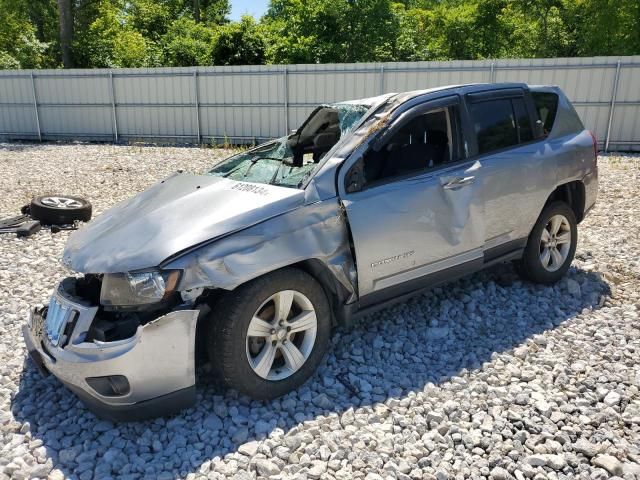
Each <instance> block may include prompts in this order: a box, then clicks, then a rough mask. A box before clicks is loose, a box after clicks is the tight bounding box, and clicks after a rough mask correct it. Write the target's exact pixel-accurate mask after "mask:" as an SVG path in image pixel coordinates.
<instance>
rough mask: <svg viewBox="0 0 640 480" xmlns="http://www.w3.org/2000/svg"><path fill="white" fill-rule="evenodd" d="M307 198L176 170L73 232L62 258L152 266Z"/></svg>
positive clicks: (86, 264)
mask: <svg viewBox="0 0 640 480" xmlns="http://www.w3.org/2000/svg"><path fill="white" fill-rule="evenodd" d="M303 203H304V192H303V191H302V190H298V189H294V188H285V187H277V186H274V185H263V184H254V183H244V182H237V181H234V180H229V179H226V178H221V177H214V176H209V175H195V174H189V173H183V174H176V175H174V176H171V177H169V178H167V179H166V180H163V181H162V182H159V183H157V184H155V185H153V186H152V187H151V188H149V189H148V190H145V191H144V192H142V193H140V194H138V195H136V196H135V197H133V198H132V199H130V200H126V201H124V202H122V203H119V204H118V205H116V206H115V207H113V208H112V209H110V210H108V211H106V212H105V213H103V214H102V215H100V216H98V217H96V218H95V219H94V220H92V221H91V222H89V223H88V224H87V225H86V226H84V227H83V228H81V229H80V230H78V231H77V232H74V233H73V234H72V235H71V236H70V237H69V241H68V242H67V246H66V248H65V250H64V254H63V263H64V264H65V265H67V266H68V267H69V268H71V269H72V270H74V271H76V272H82V273H116V272H126V271H131V270H139V269H144V268H152V267H155V266H158V265H159V264H160V263H162V261H163V260H165V259H167V258H168V257H170V256H172V255H174V254H176V253H178V252H180V251H182V250H185V249H187V248H189V247H191V246H194V245H197V244H199V243H202V242H205V241H207V240H211V239H214V238H216V237H220V236H221V235H224V234H227V233H230V232H234V231H236V230H240V229H243V228H246V227H249V226H251V225H255V224H256V223H259V222H261V221H263V220H266V219H268V218H271V217H274V216H276V215H279V214H281V213H284V212H287V211H289V210H292V209H295V208H297V207H299V206H301V205H302V204H303Z"/></svg>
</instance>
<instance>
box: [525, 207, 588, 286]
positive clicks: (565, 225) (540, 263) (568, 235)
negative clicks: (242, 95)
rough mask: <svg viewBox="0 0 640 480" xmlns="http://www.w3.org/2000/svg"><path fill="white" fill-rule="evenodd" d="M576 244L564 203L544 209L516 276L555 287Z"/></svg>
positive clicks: (573, 223)
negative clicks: (554, 284) (553, 284)
mask: <svg viewBox="0 0 640 480" xmlns="http://www.w3.org/2000/svg"><path fill="white" fill-rule="evenodd" d="M577 242H578V227H577V222H576V217H575V214H574V213H573V210H572V209H571V208H570V207H569V205H567V204H566V203H564V202H554V203H552V204H550V205H549V206H547V207H546V208H545V209H544V210H543V211H542V213H541V214H540V217H539V218H538V221H537V222H536V224H535V226H534V227H533V230H532V231H531V234H530V235H529V240H528V242H527V246H526V248H525V251H524V254H523V257H522V259H521V260H520V262H519V264H518V271H519V273H520V274H521V275H522V276H523V277H525V278H526V279H528V280H531V281H533V282H538V283H546V284H550V283H555V282H557V281H558V280H560V278H562V277H563V276H564V274H565V273H566V272H567V270H568V269H569V266H570V265H571V262H572V260H573V256H574V254H575V252H576V245H577Z"/></svg>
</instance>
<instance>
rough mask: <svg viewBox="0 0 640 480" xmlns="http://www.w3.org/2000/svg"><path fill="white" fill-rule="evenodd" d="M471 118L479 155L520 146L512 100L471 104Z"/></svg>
mask: <svg viewBox="0 0 640 480" xmlns="http://www.w3.org/2000/svg"><path fill="white" fill-rule="evenodd" d="M471 116H472V118H473V124H474V127H475V131H476V136H477V137H478V153H486V152H491V151H492V150H499V149H501V148H505V147H510V146H512V145H517V144H518V132H517V130H516V122H515V116H514V113H513V107H512V106H511V100H509V99H500V100H487V101H484V102H478V103H472V104H471Z"/></svg>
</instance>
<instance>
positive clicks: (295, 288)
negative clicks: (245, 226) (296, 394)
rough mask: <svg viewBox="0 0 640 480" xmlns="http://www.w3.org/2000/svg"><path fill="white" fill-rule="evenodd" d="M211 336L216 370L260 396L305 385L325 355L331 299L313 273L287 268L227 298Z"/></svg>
mask: <svg viewBox="0 0 640 480" xmlns="http://www.w3.org/2000/svg"><path fill="white" fill-rule="evenodd" d="M215 315H216V317H217V320H216V321H215V322H214V324H212V327H211V328H210V329H209V334H208V342H207V344H208V350H209V357H210V360H211V364H212V367H213V370H214V372H216V373H217V375H218V377H220V378H221V379H222V380H223V381H224V382H225V384H227V385H228V386H229V387H232V388H234V389H236V390H238V391H239V392H241V393H244V394H246V395H248V396H250V397H252V398H255V399H259V400H262V399H271V398H275V397H279V396H281V395H284V394H285V393H287V392H289V391H291V390H293V389H295V388H297V387H298V386H300V385H302V384H303V383H304V382H305V381H306V380H307V379H308V378H309V377H310V376H311V375H312V374H313V372H314V371H315V369H316V368H317V366H318V364H319V363H320V361H321V360H322V357H323V356H324V354H325V352H326V350H327V346H328V342H329V336H330V331H331V313H330V310H329V303H328V302H327V298H326V296H325V294H324V290H323V289H322V287H321V286H320V285H319V284H318V282H316V280H315V279H314V278H313V277H311V276H310V275H308V274H307V273H305V272H303V271H301V270H297V269H293V268H287V269H283V270H279V271H276V272H273V273H270V274H268V275H265V276H264V277H260V278H258V279H256V280H253V281H251V282H249V283H247V284H245V285H242V286H240V287H238V288H237V289H236V290H234V291H233V292H231V293H229V294H228V295H227V296H226V298H224V299H222V300H221V302H220V304H219V309H217V311H216V312H215Z"/></svg>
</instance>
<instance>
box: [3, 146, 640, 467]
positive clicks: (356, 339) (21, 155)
mask: <svg viewBox="0 0 640 480" xmlns="http://www.w3.org/2000/svg"><path fill="white" fill-rule="evenodd" d="M226 153H227V152H224V151H220V150H212V149H195V148H154V147H123V146H111V145H102V146H99V145H82V144H74V145H7V144H4V145H0V168H1V169H2V170H1V172H2V173H1V174H0V191H1V192H2V196H1V197H0V216H8V215H13V214H16V213H17V212H18V211H19V208H20V206H22V205H23V204H25V203H26V202H27V201H28V199H29V197H30V196H32V195H35V194H41V193H53V192H57V191H61V192H67V193H77V194H81V195H84V196H86V197H88V198H89V199H90V200H91V201H92V202H93V204H94V206H95V211H96V212H98V213H99V212H100V211H103V210H104V209H106V208H108V207H109V206H111V205H113V204H114V203H115V202H117V201H119V200H121V199H124V198H127V197H129V196H131V195H133V194H134V193H135V192H137V191H140V190H142V189H144V188H145V187H146V186H148V185H149V184H150V183H152V182H153V181H155V180H156V179H159V178H162V177H164V176H166V175H167V174H169V173H170V172H172V171H174V170H176V169H179V168H181V169H187V170H196V171H202V170H204V169H205V168H206V167H207V166H209V165H212V164H213V163H215V162H216V161H217V160H218V159H219V158H220V156H221V155H225V154H226ZM600 185H601V189H600V197H599V200H598V205H597V206H596V208H595V210H594V211H593V212H592V213H591V215H590V216H589V217H588V218H587V219H586V220H585V222H584V223H583V224H582V225H581V226H580V243H579V245H578V251H577V256H576V260H575V262H574V264H573V267H572V268H571V270H570V272H569V275H568V277H567V278H566V279H565V280H563V281H562V282H560V283H559V284H558V285H556V286H554V287H541V286H536V285H532V284H529V283H523V282H521V281H520V280H519V279H518V278H517V277H516V276H515V275H514V273H513V270H512V268H511V267H510V266H500V267H496V268H494V269H492V270H490V271H488V272H484V273H480V274H477V275H474V276H472V277H470V278H467V279H464V280H461V281H459V282H456V283H453V284H450V285H447V286H445V287H443V288H439V289H436V290H434V291H433V292H431V293H429V294H427V295H424V296H421V297H418V298H416V299H413V300H411V301H409V302H407V303H403V304H399V305H397V306H395V307H392V308H389V309H386V310H383V311H381V312H379V313H377V314H375V315H372V316H369V317H367V318H364V319H363V320H362V321H361V322H360V323H358V325H356V327H355V328H354V329H353V330H351V331H350V332H346V331H344V330H341V329H338V331H336V332H335V335H334V337H333V342H332V348H331V353H330V355H329V356H328V357H327V359H326V361H325V363H324V364H323V365H322V366H321V368H320V370H319V372H318V373H317V375H315V376H314V377H313V379H312V380H311V381H310V382H308V383H307V384H306V385H305V386H303V387H302V388H300V389H299V390H298V391H296V392H293V393H291V394H289V395H287V396H285V397H283V398H281V399H279V400H275V401H272V402H253V401H250V400H248V399H247V398H244V397H239V396H238V395H237V394H235V393H234V392H224V391H219V390H217V389H216V387H215V386H214V385H212V384H210V383H208V382H207V380H206V374H205V373H206V372H205V373H203V372H201V375H200V377H201V378H200V380H199V382H200V384H199V402H198V404H197V406H196V407H194V408H192V409H189V410H187V411H185V412H183V413H182V414H180V415H177V416H175V417H172V418H164V419H157V420H154V421H149V422H142V423H131V424H119V425H114V424H111V423H109V422H104V421H100V420H98V419H96V417H94V416H93V415H92V414H91V413H89V412H88V411H87V410H86V409H85V408H84V407H83V406H82V404H81V403H80V402H79V401H78V400H76V398H75V397H74V396H73V395H72V394H71V393H69V392H68V391H67V390H65V389H64V388H63V387H62V386H60V384H59V383H58V382H57V381H56V380H55V379H54V378H52V377H49V378H47V379H43V378H41V377H40V376H39V374H38V373H37V372H36V371H35V369H34V367H33V366H32V365H31V364H30V363H29V362H26V363H25V354H26V351H25V348H24V346H23V342H22V338H21V335H20V330H19V327H20V325H21V324H22V322H23V321H24V318H25V314H26V311H27V309H28V307H29V305H30V304H32V303H44V302H46V301H47V298H48V296H49V294H50V291H51V289H52V288H53V286H54V283H55V282H56V281H57V280H58V279H59V278H60V276H61V275H62V274H63V271H62V269H61V268H60V267H59V264H58V259H59V257H60V255H61V252H62V249H63V246H64V243H65V241H66V238H67V232H61V233H58V234H55V235H52V234H51V233H50V232H49V231H42V232H40V233H38V234H37V235H36V236H34V237H32V238H28V239H17V238H15V236H14V235H0V479H3V478H7V477H11V478H28V477H40V478H47V476H48V478H51V479H62V478H65V477H70V478H80V479H90V478H100V479H105V478H109V477H113V478H159V479H172V478H175V477H187V478H212V479H216V478H236V479H250V478H256V476H257V477H272V478H300V479H305V478H308V479H331V478H336V479H344V480H346V479H352V478H355V479H365V480H379V479H381V478H382V479H387V478H392V479H403V480H404V479H416V480H417V479H433V478H436V479H438V480H443V479H453V478H455V479H467V478H485V479H487V478H494V479H511V478H516V479H519V480H521V479H523V478H532V479H545V478H549V479H572V478H577V479H604V478H624V479H640V393H639V389H640V362H639V360H640V321H639V318H638V317H639V313H640V260H639V257H640V233H639V232H640V208H638V197H639V196H640V157H638V156H610V157H601V159H600Z"/></svg>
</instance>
